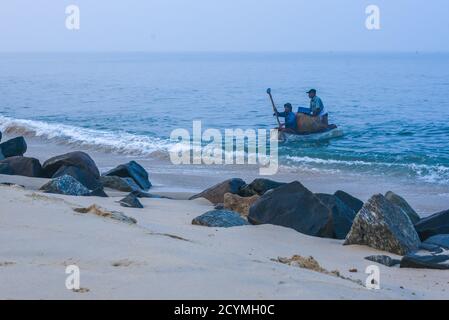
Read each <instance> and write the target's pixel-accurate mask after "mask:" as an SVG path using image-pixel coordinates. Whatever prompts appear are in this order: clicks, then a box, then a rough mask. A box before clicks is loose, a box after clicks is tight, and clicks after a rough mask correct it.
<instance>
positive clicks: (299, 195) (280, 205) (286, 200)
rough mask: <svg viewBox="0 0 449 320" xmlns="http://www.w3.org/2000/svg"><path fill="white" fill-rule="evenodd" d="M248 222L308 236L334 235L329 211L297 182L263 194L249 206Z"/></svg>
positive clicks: (330, 236) (326, 236) (329, 236)
mask: <svg viewBox="0 0 449 320" xmlns="http://www.w3.org/2000/svg"><path fill="white" fill-rule="evenodd" d="M248 221H249V222H251V223H253V224H274V225H279V226H283V227H287V228H292V229H294V230H296V231H298V232H301V233H304V234H307V235H310V236H317V237H325V238H332V237H333V236H334V231H333V225H332V212H331V211H330V210H329V208H327V207H326V206H325V205H324V204H323V203H322V202H321V201H320V199H318V197H316V196H315V195H314V194H313V193H312V192H311V191H309V190H308V189H307V188H305V187H304V186H303V185H302V184H301V183H299V182H297V181H295V182H292V183H289V184H285V185H283V186H281V187H279V188H277V189H274V190H271V191H270V192H267V193H265V194H264V195H263V196H262V197H261V198H260V199H259V200H257V201H256V203H254V204H253V205H252V206H251V208H250V210H249V215H248Z"/></svg>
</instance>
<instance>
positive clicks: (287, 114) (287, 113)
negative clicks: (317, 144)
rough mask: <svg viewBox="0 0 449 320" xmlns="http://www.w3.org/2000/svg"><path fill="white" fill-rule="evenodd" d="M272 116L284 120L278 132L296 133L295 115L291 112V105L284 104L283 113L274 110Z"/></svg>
mask: <svg viewBox="0 0 449 320" xmlns="http://www.w3.org/2000/svg"><path fill="white" fill-rule="evenodd" d="M273 115H274V116H278V117H282V118H285V124H282V125H281V127H280V128H279V130H280V131H284V132H290V133H296V129H297V124H296V114H295V113H294V112H293V107H292V105H291V103H286V104H285V105H284V112H279V111H278V110H277V109H275V113H274V114H273Z"/></svg>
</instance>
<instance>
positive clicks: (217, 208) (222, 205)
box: [214, 203, 224, 210]
mask: <svg viewBox="0 0 449 320" xmlns="http://www.w3.org/2000/svg"><path fill="white" fill-rule="evenodd" d="M214 209H215V210H224V204H223V203H219V204H217V205H215V207H214Z"/></svg>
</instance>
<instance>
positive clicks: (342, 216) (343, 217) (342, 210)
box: [315, 193, 356, 240]
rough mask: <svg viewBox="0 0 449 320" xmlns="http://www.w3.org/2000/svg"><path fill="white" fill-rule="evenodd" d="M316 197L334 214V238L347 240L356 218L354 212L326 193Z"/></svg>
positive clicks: (318, 194)
mask: <svg viewBox="0 0 449 320" xmlns="http://www.w3.org/2000/svg"><path fill="white" fill-rule="evenodd" d="M315 195H316V196H317V198H318V199H320V201H321V202H322V203H323V204H324V205H325V206H326V207H327V208H329V210H330V211H331V212H332V228H333V231H334V235H333V238H335V239H340V240H343V239H345V238H346V236H347V235H348V233H349V230H351V227H352V223H353V222H354V218H355V216H356V213H355V212H354V210H352V209H351V208H350V207H348V206H347V205H346V204H344V203H343V201H341V200H340V199H339V198H338V197H336V196H334V195H331V194H324V193H317V194H315Z"/></svg>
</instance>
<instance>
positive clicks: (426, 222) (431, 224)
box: [415, 210, 449, 241]
mask: <svg viewBox="0 0 449 320" xmlns="http://www.w3.org/2000/svg"><path fill="white" fill-rule="evenodd" d="M415 228H416V231H418V234H419V236H420V238H421V240H422V241H424V240H426V239H427V238H430V237H432V236H436V235H438V234H449V210H446V211H442V212H439V213H435V214H433V215H431V216H430V217H427V218H424V219H421V220H420V221H419V222H418V223H417V224H415Z"/></svg>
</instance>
